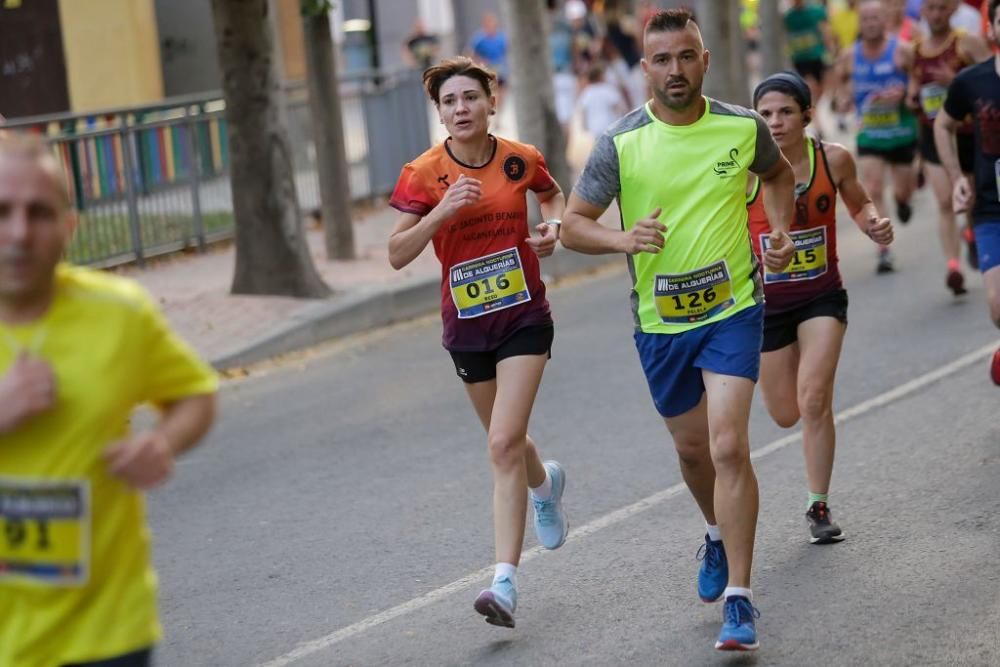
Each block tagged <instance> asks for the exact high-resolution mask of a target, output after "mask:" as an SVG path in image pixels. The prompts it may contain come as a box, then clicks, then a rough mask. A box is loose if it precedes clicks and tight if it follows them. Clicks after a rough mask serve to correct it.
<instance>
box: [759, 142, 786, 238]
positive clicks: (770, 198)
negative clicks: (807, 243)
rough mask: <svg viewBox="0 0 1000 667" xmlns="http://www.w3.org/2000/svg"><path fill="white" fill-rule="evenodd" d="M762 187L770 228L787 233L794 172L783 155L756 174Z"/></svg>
mask: <svg viewBox="0 0 1000 667" xmlns="http://www.w3.org/2000/svg"><path fill="white" fill-rule="evenodd" d="M757 176H758V178H760V181H761V186H762V187H763V189H764V192H763V195H764V210H765V211H766V212H767V219H768V220H769V221H770V222H771V229H776V230H778V231H782V232H785V233H786V234H787V233H788V230H790V229H791V228H792V215H793V214H794V212H795V173H794V172H793V171H792V166H791V165H790V164H788V160H786V159H785V156H784V155H780V154H779V156H778V159H777V160H776V161H775V162H774V164H773V165H772V166H771V168H770V169H768V170H767V171H765V172H764V173H762V174H757Z"/></svg>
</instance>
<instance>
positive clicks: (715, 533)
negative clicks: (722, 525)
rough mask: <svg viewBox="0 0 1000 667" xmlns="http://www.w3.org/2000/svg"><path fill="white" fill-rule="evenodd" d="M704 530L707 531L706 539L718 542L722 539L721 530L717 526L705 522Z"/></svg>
mask: <svg viewBox="0 0 1000 667" xmlns="http://www.w3.org/2000/svg"><path fill="white" fill-rule="evenodd" d="M705 532H707V533H708V539H710V540H712V541H713V542H718V541H719V540H721V539H722V531H720V530H719V527H718V526H713V525H712V524H710V523H708V522H707V521H706V522H705Z"/></svg>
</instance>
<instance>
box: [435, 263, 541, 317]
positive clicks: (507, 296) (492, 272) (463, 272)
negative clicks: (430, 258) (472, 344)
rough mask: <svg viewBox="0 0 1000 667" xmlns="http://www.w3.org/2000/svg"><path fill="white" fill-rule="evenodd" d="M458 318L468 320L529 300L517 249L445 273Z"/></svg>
mask: <svg viewBox="0 0 1000 667" xmlns="http://www.w3.org/2000/svg"><path fill="white" fill-rule="evenodd" d="M449 276H450V278H449V283H450V287H451V298H452V300H454V302H455V308H457V309H458V317H459V319H463V320H464V319H471V318H473V317H480V316H481V315H486V314H487V313H495V312H496V311H498V310H503V309H505V308H512V307H514V306H520V305H521V304H523V303H528V302H529V301H531V293H530V292H529V291H528V287H527V284H526V282H525V279H524V270H523V269H522V268H521V255H520V254H519V253H518V252H517V248H511V249H510V250H502V251H501V252H497V253H493V254H492V255H486V256H485V257H479V258H477V259H471V260H469V261H467V262H462V263H461V264H456V265H455V266H453V267H451V270H450V271H449Z"/></svg>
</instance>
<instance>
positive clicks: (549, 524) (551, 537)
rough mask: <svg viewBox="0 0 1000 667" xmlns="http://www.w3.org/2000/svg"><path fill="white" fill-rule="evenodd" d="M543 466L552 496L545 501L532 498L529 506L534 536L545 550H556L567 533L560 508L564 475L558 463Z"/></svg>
mask: <svg viewBox="0 0 1000 667" xmlns="http://www.w3.org/2000/svg"><path fill="white" fill-rule="evenodd" d="M543 465H544V466H545V470H546V471H547V472H548V473H549V479H551V480H552V495H550V496H549V497H548V499H547V500H536V499H535V498H534V497H533V496H532V498H531V504H532V505H534V507H535V535H537V536H538V541H539V542H540V543H541V545H542V546H543V547H545V548H546V549H558V548H559V547H561V546H562V545H563V542H565V541H566V535H567V534H568V533H569V520H568V519H567V518H566V513H565V512H563V506H562V495H563V490H564V489H565V488H566V473H565V472H564V471H563V469H562V466H561V465H559V462H558V461H546V462H545V463H544V464H543Z"/></svg>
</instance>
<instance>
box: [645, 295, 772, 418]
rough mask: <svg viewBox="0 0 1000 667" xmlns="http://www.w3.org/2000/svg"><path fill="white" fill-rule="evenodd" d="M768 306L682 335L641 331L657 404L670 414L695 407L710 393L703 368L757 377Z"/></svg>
mask: <svg viewBox="0 0 1000 667" xmlns="http://www.w3.org/2000/svg"><path fill="white" fill-rule="evenodd" d="M763 322H764V306H762V305H758V306H752V307H750V308H746V309H744V310H741V311H740V312H738V313H736V314H735V315H733V316H732V317H727V318H726V319H724V320H721V321H719V322H713V323H712V324H706V325H704V326H700V327H698V328H696V329H691V330H689V331H684V332H682V333H679V334H650V333H643V332H641V331H636V332H635V347H636V349H637V350H638V351H639V362H640V363H641V364H642V370H643V372H644V373H645V374H646V382H648V383H649V392H650V393H651V394H652V396H653V404H654V405H655V406H656V409H657V411H658V412H659V413H660V414H661V415H662V416H664V417H667V418H670V417H677V416H680V415H682V414H684V413H685V412H687V411H688V410H691V409H692V408H694V407H695V406H696V405H698V403H699V402H700V401H701V395H702V394H704V393H705V382H704V380H703V379H702V376H701V372H702V371H703V370H706V371H711V372H713V373H718V374H719V375H731V376H734V377H742V378H747V379H748V380H750V381H752V382H756V381H757V377H758V375H759V374H760V347H761V342H762V340H763V335H764V334H763Z"/></svg>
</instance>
